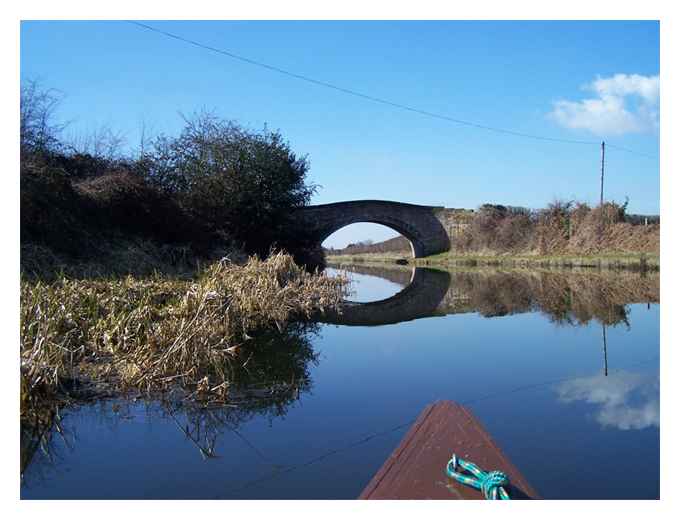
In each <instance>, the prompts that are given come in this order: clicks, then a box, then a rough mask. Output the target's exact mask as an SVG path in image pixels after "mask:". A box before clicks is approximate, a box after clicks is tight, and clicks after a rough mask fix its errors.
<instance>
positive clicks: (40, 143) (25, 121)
mask: <svg viewBox="0 0 680 520" xmlns="http://www.w3.org/2000/svg"><path fill="white" fill-rule="evenodd" d="M62 99H63V95H62V94H61V93H60V92H59V91H57V90H55V89H45V88H43V87H42V86H41V85H40V83H39V82H38V81H37V80H28V81H26V82H24V83H23V84H22V85H21V98H20V103H19V104H20V145H21V157H22V159H24V158H26V157H27V154H33V155H35V154H41V155H42V154H45V153H47V152H51V151H55V150H56V149H58V148H59V135H60V134H61V133H62V131H63V130H64V128H65V127H66V124H64V123H61V124H60V123H56V122H55V118H54V115H55V112H56V110H57V108H58V106H59V103H60V102H61V100H62Z"/></svg>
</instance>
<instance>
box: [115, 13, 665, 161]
mask: <svg viewBox="0 0 680 520" xmlns="http://www.w3.org/2000/svg"><path fill="white" fill-rule="evenodd" d="M127 22H128V23H130V24H132V25H136V26H138V27H141V28H142V29H145V30H147V31H152V32H155V33H158V34H161V35H163V36H167V37H168V38H172V39H174V40H178V41H181V42H184V43H188V44H190V45H193V46H195V47H199V48H201V49H205V50H209V51H212V52H216V53H218V54H222V55H224V56H228V57H230V58H233V59H235V60H239V61H242V62H244V63H249V64H250V65H255V66H257V67H261V68H264V69H268V70H271V71H274V72H278V73H279V74H283V75H285V76H289V77H291V78H295V79H299V80H301V81H306V82H307V83H312V84H314V85H318V86H321V87H325V88H329V89H333V90H336V91H338V92H343V93H345V94H348V95H350V96H355V97H359V98H362V99H366V100H368V101H373V102H374V103H380V104H383V105H387V106H391V107H394V108H399V109H401V110H406V111H408V112H413V113H416V114H420V115H423V116H427V117H431V118H435V119H440V120H443V121H449V122H451V123H456V124H459V125H464V126H468V127H472V128H478V129H481V130H487V131H489V132H496V133H500V134H506V135H513V136H515V137H524V138H528V139H534V140H537V141H551V142H556V143H567V144H581V145H598V146H599V145H600V141H586V140H578V139H562V138H558V137H548V136H542V135H535V134H528V133H524V132H516V131H514V130H507V129H504V128H497V127H493V126H488V125H482V124H479V123H475V122H472V121H466V120H463V119H458V118H455V117H450V116H447V115H444V114H438V113H435V112H430V111H427V110H422V109H420V108H416V107H412V106H409V105H404V104H401V103H396V102H394V101H389V100H387V99H383V98H379V97H375V96H371V95H368V94H363V93H362V92H358V91H356V90H352V89H348V88H345V87H341V86H338V85H334V84H332V83H327V82H325V81H321V80H318V79H314V78H311V77H309V76H304V75H302V74H297V73H295V72H291V71H289V70H286V69H282V68H280V67H276V66H274V65H269V64H268V63H264V62H261V61H257V60H253V59H251V58H246V57H245V56H241V55H239V54H235V53H233V52H230V51H226V50H224V49H218V48H216V47H212V46H210V45H206V44H204V43H200V42H197V41H195V40H191V39H189V38H185V37H183V36H179V35H177V34H173V33H170V32H167V31H164V30H162V29H158V28H156V27H152V26H151V25H147V24H145V23H142V22H137V21H133V20H127ZM608 144H609V143H608ZM610 146H611V147H612V148H617V149H619V150H621V151H624V152H628V153H632V154H636V155H642V156H645V157H651V158H656V156H652V155H649V154H645V153H641V152H636V151H634V150H629V149H627V148H623V147H620V146H614V145H610Z"/></svg>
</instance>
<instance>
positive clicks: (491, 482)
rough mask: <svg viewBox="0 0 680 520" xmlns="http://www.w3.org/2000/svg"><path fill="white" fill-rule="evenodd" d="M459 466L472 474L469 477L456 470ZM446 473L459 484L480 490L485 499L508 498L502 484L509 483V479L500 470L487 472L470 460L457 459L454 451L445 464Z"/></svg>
mask: <svg viewBox="0 0 680 520" xmlns="http://www.w3.org/2000/svg"><path fill="white" fill-rule="evenodd" d="M459 467H460V468H462V469H463V471H467V472H468V473H471V474H472V475H474V476H473V477H471V476H468V475H464V474H463V473H460V472H458V471H457V469H458V468H459ZM446 474H447V475H448V476H449V477H451V478H455V479H456V480H457V481H458V482H460V483H461V484H465V485H466V486H471V487H473V488H475V489H479V490H481V491H482V494H483V495H484V498H486V499H487V500H510V495H508V492H507V491H505V489H504V488H503V486H507V485H508V484H510V480H509V479H508V476H507V475H506V474H505V473H503V472H502V471H489V472H488V473H487V472H485V471H482V470H481V469H479V467H478V466H476V465H475V464H473V463H472V462H468V461H466V460H463V459H459V458H458V457H456V454H455V453H454V454H453V455H451V460H449V462H448V464H447V465H446Z"/></svg>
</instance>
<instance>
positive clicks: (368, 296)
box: [326, 268, 404, 303]
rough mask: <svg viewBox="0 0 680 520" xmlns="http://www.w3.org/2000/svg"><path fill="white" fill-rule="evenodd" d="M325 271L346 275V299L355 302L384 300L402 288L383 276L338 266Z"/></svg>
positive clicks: (331, 274)
mask: <svg viewBox="0 0 680 520" xmlns="http://www.w3.org/2000/svg"><path fill="white" fill-rule="evenodd" d="M326 273H328V275H329V276H336V275H338V274H343V275H345V276H348V277H349V279H350V281H351V285H350V289H351V293H350V295H349V297H348V298H347V299H348V300H349V301H353V302H357V303H365V302H374V301H379V300H385V299H387V298H389V297H390V296H394V295H395V294H397V293H398V292H399V291H401V290H402V289H403V288H404V286H403V285H400V284H398V283H394V282H391V281H389V280H385V279H384V278H378V277H377V276H370V275H366V274H361V273H355V272H351V271H347V270H344V269H339V268H338V269H335V268H328V269H326Z"/></svg>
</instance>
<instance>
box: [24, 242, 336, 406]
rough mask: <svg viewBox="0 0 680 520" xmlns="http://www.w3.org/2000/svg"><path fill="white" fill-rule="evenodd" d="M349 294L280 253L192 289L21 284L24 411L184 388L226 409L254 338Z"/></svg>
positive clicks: (129, 283) (148, 282)
mask: <svg viewBox="0 0 680 520" xmlns="http://www.w3.org/2000/svg"><path fill="white" fill-rule="evenodd" d="M344 295H345V280H344V279H342V278H328V277H325V276H322V275H314V274H310V273H308V272H306V271H305V270H304V269H303V268H301V267H299V266H297V265H296V264H295V263H294V262H293V260H292V258H291V257H290V256H288V255H283V254H276V255H274V256H272V257H271V258H269V259H267V260H265V261H262V260H259V259H257V258H256V257H253V258H251V259H250V260H249V261H248V262H247V263H246V264H245V265H242V266H240V265H237V264H234V263H232V262H229V261H227V260H225V261H222V262H219V263H216V264H214V265H212V266H210V267H209V268H208V269H207V270H206V271H205V272H204V273H202V274H201V275H200V277H199V278H198V279H197V280H196V281H181V280H170V279H167V278H165V279H164V278H151V279H136V278H133V277H126V278H122V279H116V280H108V281H106V280H70V279H61V280H59V281H57V282H54V283H44V282H40V281H38V282H35V281H27V280H22V283H21V323H20V326H21V336H20V338H21V349H20V352H21V365H22V368H21V385H22V386H21V388H22V410H27V409H31V408H32V407H33V406H34V405H35V404H36V402H39V401H42V400H44V398H45V397H60V396H64V395H68V394H69V392H70V391H71V390H73V389H74V388H77V387H79V386H83V385H86V387H88V388H89V387H90V386H91V385H93V384H94V385H97V384H106V385H107V386H109V387H110V388H111V389H112V390H114V391H116V392H122V391H125V390H130V389H136V390H139V391H144V392H151V391H160V390H167V389H168V388H170V387H174V386H179V387H180V388H182V389H184V390H186V391H187V392H193V393H194V395H196V396H198V397H205V398H209V399H218V400H223V401H224V400H227V399H228V397H229V395H230V391H231V386H232V383H233V377H232V376H233V370H234V364H235V363H236V360H237V358H238V355H240V354H241V353H242V352H245V351H248V349H249V348H250V347H251V346H252V345H253V343H254V338H256V337H257V336H258V335H261V334H263V333H265V332H266V331H267V330H271V329H272V327H273V328H274V330H279V331H281V332H283V331H285V330H286V328H287V323H288V320H290V319H293V318H298V317H304V316H310V315H311V314H312V312H315V311H318V310H320V311H322V312H323V310H324V309H326V308H334V307H336V306H338V305H339V304H340V302H341V301H342V299H343V297H344Z"/></svg>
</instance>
